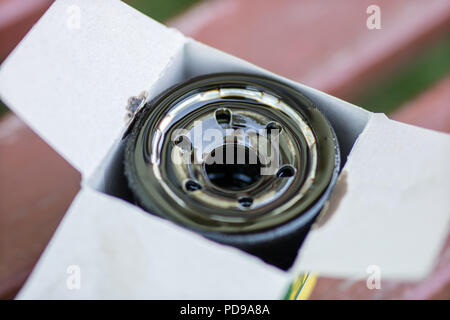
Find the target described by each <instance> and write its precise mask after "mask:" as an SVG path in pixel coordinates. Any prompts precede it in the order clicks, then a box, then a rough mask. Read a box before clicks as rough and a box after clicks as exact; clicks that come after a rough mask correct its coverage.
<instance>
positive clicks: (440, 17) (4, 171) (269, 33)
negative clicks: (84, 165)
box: [0, 0, 450, 299]
mask: <svg viewBox="0 0 450 320" xmlns="http://www.w3.org/2000/svg"><path fill="white" fill-rule="evenodd" d="M52 2H53V1H52V0H0V63H1V62H2V61H3V60H4V59H5V58H6V57H7V56H8V54H9V53H10V52H11V51H12V50H13V49H14V47H15V46H16V45H17V43H18V42H19V41H20V40H21V39H22V38H23V36H24V35H25V34H26V33H27V32H28V30H29V29H30V28H31V27H32V26H33V24H34V23H35V22H36V21H37V20H38V19H39V17H40V16H41V15H42V14H43V13H44V12H45V10H46V9H47V8H48V7H49V6H50V5H51V3H52ZM126 2H127V3H128V4H130V5H131V6H133V7H135V8H136V9H137V10H139V11H141V12H143V13H145V14H147V15H149V16H150V17H152V18H154V19H156V20H158V21H160V22H162V23H165V24H167V25H169V26H172V27H175V28H177V29H179V30H180V31H182V32H183V33H184V34H186V35H188V36H190V37H193V38H195V39H197V40H199V41H201V42H204V43H206V44H208V45H211V46H213V47H216V48H218V49H221V50H223V51H225V52H228V53H231V54H233V55H236V56H238V57H240V58H243V59H245V60H248V61H250V62H252V63H254V64H257V65H259V66H261V67H263V68H266V69H268V70H270V71H272V72H275V73H278V74H281V75H283V76H285V77H288V78H291V79H293V80H295V81H299V82H302V83H304V84H307V85H309V86H312V87H314V88H317V89H320V90H322V91H325V92H327V93H330V94H332V95H334V96H337V97H339V98H342V99H344V100H347V101H350V102H352V103H354V104H356V105H359V106H361V107H363V108H365V109H367V110H370V111H373V112H384V113H387V114H388V115H389V116H390V117H391V118H393V119H395V120H399V121H403V122H407V123H411V124H414V125H418V126H422V127H425V128H429V129H434V130H439V131H443V132H447V133H450V1H449V0H384V1H382V0H369V1H366V0H340V1H335V0H265V1H261V0H200V1H199V0H176V1H175V0H174V1H168V0H129V1H126ZM370 5H377V6H379V8H380V13H381V15H380V22H381V29H373V30H370V29H369V28H368V27H367V24H366V22H367V19H368V18H369V16H371V14H368V13H367V8H368V7H369V6H370ZM79 184H80V175H79V173H78V172H77V171H76V170H75V169H73V168H72V167H71V166H70V165H69V164H68V163H67V162H66V161H65V160H63V159H62V158H61V157H60V156H59V155H58V154H56V152H55V151H53V150H52V149H51V148H50V147H49V146H48V145H47V144H46V143H45V142H44V141H42V140H41V139H40V138H39V137H38V136H37V135H36V134H35V133H34V132H33V131H32V130H31V129H29V128H28V127H27V125H26V124H24V123H23V122H22V121H21V120H20V119H18V118H17V117H16V116H15V115H14V114H12V113H11V112H9V110H8V109H7V108H6V106H4V105H3V104H1V102H0V298H13V297H14V296H15V294H16V293H17V292H18V290H20V288H21V286H22V285H23V283H24V282H25V280H26V278H27V277H28V275H29V273H30V272H31V270H32V268H33V266H34V265H35V263H36V262H37V259H38V258H39V256H40V254H41V253H42V251H43V250H44V248H45V246H46V245H47V243H48V241H49V240H50V238H51V236H52V235H53V233H54V231H55V229H56V227H57V225H58V223H59V222H60V220H61V218H62V217H63V215H64V213H65V211H66V209H67V208H68V206H69V205H70V203H71V201H72V199H73V197H74V196H75V194H76V193H77V191H78V189H79ZM382 288H383V289H382V290H368V289H367V287H366V285H365V282H364V281H352V280H342V279H330V278H325V277H319V280H318V282H317V285H316V287H315V289H314V291H313V293H312V296H311V298H315V299H348V298H350V299H380V298H384V299H390V298H396V299H402V298H409V299H411V298H412V299H450V237H448V238H447V243H446V245H445V247H444V248H443V250H442V252H441V256H440V259H439V261H438V263H437V265H436V267H435V270H434V272H433V274H432V275H430V277H429V278H428V279H426V280H424V281H421V282H419V283H402V282H395V281H388V282H383V281H382Z"/></svg>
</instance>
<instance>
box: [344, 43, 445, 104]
mask: <svg viewBox="0 0 450 320" xmlns="http://www.w3.org/2000/svg"><path fill="white" fill-rule="evenodd" d="M448 74H450V37H446V38H444V39H441V40H439V41H437V42H436V43H434V44H433V45H431V46H429V47H427V48H426V49H425V50H422V52H420V53H418V54H417V55H415V56H414V57H412V58H411V59H409V60H408V62H407V63H406V64H404V65H402V66H399V67H397V68H394V69H392V70H391V71H390V72H389V74H386V75H384V76H383V77H382V79H380V80H379V81H377V82H376V83H375V84H373V85H372V86H371V87H370V88H369V89H367V90H365V92H363V94H361V95H360V96H359V97H357V98H355V99H352V103H354V104H356V105H358V106H361V107H363V108H365V109H367V110H370V111H373V112H384V113H389V112H392V111H394V110H395V109H396V108H398V107H400V106H401V105H402V104H404V103H406V102H408V101H410V100H412V99H414V98H415V97H416V96H418V95H419V94H420V93H422V92H423V91H426V90H427V89H428V88H429V87H431V86H433V84H435V83H436V82H438V81H439V80H440V79H442V78H444V77H445V76H446V75H448Z"/></svg>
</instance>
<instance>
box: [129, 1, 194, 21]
mask: <svg viewBox="0 0 450 320" xmlns="http://www.w3.org/2000/svg"><path fill="white" fill-rule="evenodd" d="M197 2H199V0H174V1H171V0H130V1H128V4H129V5H130V6H132V7H134V8H135V9H137V10H139V11H141V12H142V13H145V14H146V15H148V16H150V17H152V18H153V19H155V20H158V21H160V22H163V21H166V20H167V19H169V18H172V17H174V16H176V15H177V14H180V13H181V12H183V11H185V10H186V9H188V8H189V7H191V6H192V5H193V4H195V3H197Z"/></svg>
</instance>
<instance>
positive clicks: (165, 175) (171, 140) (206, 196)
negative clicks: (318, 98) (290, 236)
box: [126, 74, 338, 233]
mask: <svg viewBox="0 0 450 320" xmlns="http://www.w3.org/2000/svg"><path fill="white" fill-rule="evenodd" d="M218 112H219V113H220V116H221V117H224V119H225V122H224V123H221V120H220V119H218V118H217V114H218ZM226 119H228V120H226ZM197 128H202V129H203V130H205V129H216V130H219V131H220V132H222V133H223V137H224V139H223V140H219V141H215V140H214V142H213V143H211V137H207V135H206V136H205V135H200V140H199V139H198V138H197V139H196V136H195V134H196V130H197ZM265 128H270V129H274V128H278V129H281V130H280V131H279V132H278V134H277V136H276V137H277V138H278V139H277V140H278V141H279V146H280V149H279V150H280V152H279V154H278V156H277V157H276V161H274V160H275V159H269V160H268V155H269V154H273V150H270V149H271V148H272V144H271V142H270V141H269V142H268V143H267V145H269V146H270V147H269V148H268V149H267V150H263V149H261V148H260V149H258V150H256V149H255V147H256V141H257V140H258V139H261V138H262V139H264V136H263V135H261V134H260V133H259V130H261V129H265ZM179 129H183V130H184V133H183V134H182V135H180V134H178V133H177V132H178V131H179ZM248 132H250V133H251V134H248ZM266 138H267V136H266ZM266 140H269V139H266ZM205 145H206V147H205ZM227 145H234V146H239V147H240V148H241V149H243V150H247V151H250V153H254V154H257V155H258V159H259V161H260V162H261V163H263V164H265V166H264V165H263V166H262V169H270V170H268V171H270V172H268V174H265V175H261V176H259V177H258V178H257V181H254V183H251V184H250V185H249V186H247V187H246V188H243V189H242V188H241V189H239V188H238V190H233V189H232V188H231V189H230V188H228V189H227V188H225V189H224V188H222V187H221V186H218V185H217V184H215V183H214V182H213V181H211V179H210V174H208V172H207V164H206V162H207V161H208V159H210V158H211V155H212V154H213V153H215V152H217V151H218V150H220V149H221V148H223V147H225V146H227ZM263 145H266V144H263ZM336 150H337V142H336V140H335V137H334V133H333V131H332V128H331V127H330V125H329V124H328V122H327V120H326V119H325V118H324V116H323V115H322V114H321V113H320V112H319V111H318V109H317V108H315V106H313V105H312V104H311V103H310V102H309V101H308V100H307V98H305V97H304V96H303V95H301V94H300V93H298V92H297V91H295V90H294V89H292V88H290V87H287V86H286V85H284V84H281V83H279V82H276V81H274V80H271V79H265V78H261V77H255V76H249V75H240V74H221V75H214V76H210V77H202V78H199V79H195V80H193V81H190V82H188V83H187V84H184V85H182V86H178V87H176V88H175V89H172V90H171V91H170V92H167V93H165V94H163V95H162V97H160V98H158V99H156V101H153V102H152V103H150V104H148V105H147V106H146V109H145V110H143V112H142V115H141V116H139V119H138V120H137V122H136V124H135V126H134V128H133V132H132V134H131V135H130V137H129V141H128V146H127V152H126V170H127V176H128V178H129V181H130V187H131V189H132V190H133V191H134V193H135V195H136V197H137V200H138V203H140V204H141V205H142V206H144V208H146V209H147V210H148V211H150V212H152V213H156V214H159V215H161V216H164V217H166V218H169V219H171V220H174V221H175V222H177V223H180V224H183V225H185V226H189V227H191V228H194V229H199V230H205V231H215V232H225V233H247V232H254V231H261V230H267V229H270V228H273V227H276V226H279V225H282V224H284V223H286V222H287V221H290V220H292V219H295V218H296V217H299V216H301V215H302V213H303V212H304V211H305V210H306V209H308V208H309V207H310V206H311V205H312V204H313V203H314V202H315V201H316V200H317V199H318V197H320V195H321V194H322V193H323V192H324V190H325V189H326V188H327V187H328V184H329V183H330V180H331V176H332V175H333V171H334V170H335V167H336V157H337V156H338V155H337V153H336V152H337V151H336ZM183 159H185V160H191V161H181V160H183ZM248 168H249V170H250V169H251V168H250V167H248ZM287 171H289V172H290V174H288V176H286V175H287V174H286V172H287ZM266 173H267V172H266ZM312 218H313V216H308V217H305V224H307V223H308V222H311V219H312Z"/></svg>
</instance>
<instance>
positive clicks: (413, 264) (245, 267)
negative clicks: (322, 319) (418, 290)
mask: <svg viewBox="0 0 450 320" xmlns="http://www.w3.org/2000/svg"><path fill="white" fill-rule="evenodd" d="M232 71H238V72H250V73H256V74H265V75H268V76H271V77H274V78H277V79H279V80H281V81H285V82H287V83H289V84H290V85H292V86H294V87H296V88H298V90H299V91H301V92H303V93H304V94H305V95H306V96H308V97H309V98H310V99H311V100H312V101H313V102H315V103H317V105H319V106H320V108H321V110H322V111H323V112H324V114H325V115H326V116H327V117H328V119H329V120H330V122H331V123H332V125H333V127H334V128H335V131H336V132H337V135H338V139H339V142H340V144H341V152H342V155H343V159H344V161H345V159H346V156H347V155H348V158H347V161H346V163H345V166H344V168H343V170H342V172H341V175H340V179H339V181H338V184H337V186H336V188H335V190H334V191H333V194H332V196H331V199H330V204H329V210H328V211H327V212H326V215H325V216H322V217H320V219H319V221H318V222H317V223H316V226H315V228H314V229H313V230H312V231H311V232H310V234H309V235H308V238H307V239H306V241H305V243H304V245H303V246H302V248H301V250H300V252H299V256H298V257H297V260H296V262H295V264H294V266H293V267H292V268H291V269H290V270H289V271H288V272H283V271H281V270H279V269H277V268H275V267H272V266H269V265H267V264H265V263H264V262H262V261H261V260H259V259H258V258H255V257H253V256H251V255H248V254H246V253H243V252H241V251H240V250H238V249H234V248H231V247H228V246H224V245H220V244H217V243H215V242H212V241H209V240H206V239H204V238H203V237H201V236H199V235H197V234H195V233H193V232H191V231H188V230H186V229H184V228H181V227H178V226H176V225H175V224H173V223H171V222H170V221H165V220H163V219H160V218H158V217H156V216H153V215H150V214H148V213H146V212H144V211H143V210H141V209H140V208H138V207H136V206H134V205H132V204H130V203H128V202H125V201H123V200H121V199H118V198H115V197H113V196H111V195H108V194H106V193H105V192H104V191H105V177H106V175H107V174H108V172H110V171H111V170H114V164H115V160H116V155H117V142H118V141H119V140H120V138H121V134H122V133H123V131H124V130H125V122H124V120H123V119H124V115H125V111H126V110H125V106H126V102H127V99H128V98H129V97H130V96H133V95H137V94H139V93H141V92H142V91H146V92H147V93H148V95H149V97H148V99H151V98H152V97H154V96H155V95H156V94H158V93H159V92H161V91H163V90H164V89H166V88H168V87H169V86H171V85H173V84H175V83H178V82H180V81H182V80H186V79H188V78H191V77H193V76H197V75H201V74H207V73H214V72H232ZM0 97H1V99H2V100H3V101H4V102H5V103H6V104H7V105H8V106H9V107H10V108H11V109H12V110H13V111H14V112H15V113H17V114H18V115H19V116H20V117H21V118H22V119H23V120H25V121H26V122H27V123H28V125H30V126H31V127H32V128H33V129H34V130H35V131H36V132H37V133H38V134H39V135H40V136H41V137H42V138H43V139H45V140H46V141H47V142H48V143H49V144H50V145H51V146H52V147H53V148H54V149H55V150H57V151H58V152H59V153H60V154H61V155H62V156H63V157H65V158H66V159H67V160H68V161H69V162H70V163H71V164H72V165H73V166H74V167H75V168H76V169H78V170H79V171H80V172H81V174H82V189H81V191H80V192H79V194H78V195H77V197H76V198H75V200H74V201H73V203H72V205H71V207H70V209H69V210H68V212H67V213H66V215H65V217H64V219H63V221H62V223H61V225H60V226H59V227H58V229H57V231H56V233H55V235H54V236H53V238H52V240H51V241H50V244H49V245H48V247H47V249H46V250H45V252H44V254H43V255H42V257H41V258H40V260H39V262H38V264H37V266H36V267H35V269H34V271H33V273H32V274H31V276H30V278H29V279H28V281H27V283H26V285H25V286H24V288H23V289H22V291H21V292H20V294H19V296H18V297H19V298H22V299H29V298H68V299H71V298H88V299H89V298H162V299H163V298H193V299H196V298H206V299H210V298H211V299H212V298H219V299H220V298H235V299H240V298H246V299H279V298H282V297H283V295H284V293H285V291H286V290H287V288H288V285H289V282H290V280H291V279H292V276H293V274H294V273H296V272H301V271H308V270H312V271H315V272H318V273H319V274H321V275H327V276H334V277H352V278H363V277H366V276H367V273H366V272H367V267H369V266H371V265H376V266H378V267H379V268H380V270H381V276H382V279H390V278H395V279H402V280H417V279H421V278H423V277H425V276H426V275H427V274H428V273H429V272H430V271H431V269H432V267H433V266H434V262H435V258H436V256H437V254H438V253H439V250H440V249H441V246H442V244H443V242H444V239H445V237H446V235H447V232H448V223H449V218H450V197H449V195H450V163H449V160H450V136H449V135H446V134H443V133H438V132H433V131H430V130H425V129H420V128H417V127H413V126H409V125H405V124H401V123H398V122H395V121H391V120H389V119H388V118H387V117H386V116H385V115H383V114H373V113H370V112H367V111H364V110H363V109H361V108H359V107H356V106H354V105H351V104H349V103H347V102H344V101H342V100H339V99H337V98H334V97H332V96H329V95H327V94H325V93H322V92H320V91H317V90H314V89H312V88H309V87H307V86H304V85H302V84H299V83H295V82H292V81H289V80H287V79H284V78H281V77H279V76H277V75H275V74H272V73H270V72H268V71H266V70H263V69H261V68H258V67H256V66H254V65H252V64H249V63H247V62H245V61H242V60H240V59H237V58H235V57H232V56H230V55H228V54H225V53H223V52H220V51H218V50H215V49H213V48H210V47H208V46H205V45H203V44H201V43H198V42H196V41H194V40H192V39H190V38H186V37H184V36H183V35H182V34H181V33H179V32H178V31H176V30H173V29H168V28H166V27H165V26H163V25H161V24H159V23H157V22H155V21H153V20H152V19H150V18H148V17H146V16H144V15H142V14H140V13H139V12H137V11H135V10H134V9H132V8H130V7H128V6H127V5H126V4H124V3H122V2H120V1H118V0H95V1H92V0H59V1H56V2H55V3H54V4H53V5H52V7H51V8H50V9H49V10H48V12H47V13H46V14H45V15H44V17H43V18H42V19H41V20H40V21H39V22H38V23H37V24H36V25H35V26H34V28H33V29H32V30H31V31H30V33H29V34H28V35H27V36H26V37H25V39H24V40H23V41H22V42H21V43H20V45H19V46H18V47H17V48H16V49H15V50H14V51H13V53H12V54H11V55H10V56H9V58H8V59H7V60H6V61H5V62H4V63H3V64H2V65H1V69H0ZM73 265H75V266H79V268H80V271H81V287H80V289H79V290H70V289H69V287H70V286H69V287H68V286H67V281H70V274H68V271H69V273H70V270H71V269H70V268H69V267H70V266H73ZM68 268H69V269H68Z"/></svg>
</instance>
